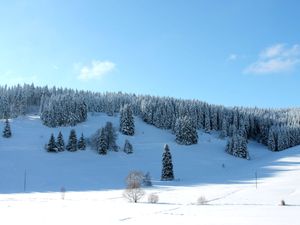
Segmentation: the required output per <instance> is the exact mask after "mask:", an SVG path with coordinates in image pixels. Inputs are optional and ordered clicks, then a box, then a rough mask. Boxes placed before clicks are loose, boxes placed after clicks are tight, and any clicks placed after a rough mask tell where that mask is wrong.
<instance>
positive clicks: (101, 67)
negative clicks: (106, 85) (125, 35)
mask: <svg viewBox="0 0 300 225" xmlns="http://www.w3.org/2000/svg"><path fill="white" fill-rule="evenodd" d="M79 65H80V64H75V65H74V68H75V69H76V70H77V69H79V71H80V74H79V76H78V77H77V78H78V79H80V80H91V79H99V78H102V77H103V76H105V75H106V74H108V73H110V72H112V71H113V70H114V69H115V67H116V65H115V64H114V63H113V62H110V61H96V60H94V61H92V63H91V65H89V66H81V67H80V68H79Z"/></svg>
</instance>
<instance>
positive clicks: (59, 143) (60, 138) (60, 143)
mask: <svg viewBox="0 0 300 225" xmlns="http://www.w3.org/2000/svg"><path fill="white" fill-rule="evenodd" d="M56 146H57V149H58V151H59V152H62V151H64V150H65V141H64V137H63V135H62V133H61V131H59V133H58V136H57V141H56Z"/></svg>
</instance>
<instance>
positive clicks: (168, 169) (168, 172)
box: [161, 144, 174, 180]
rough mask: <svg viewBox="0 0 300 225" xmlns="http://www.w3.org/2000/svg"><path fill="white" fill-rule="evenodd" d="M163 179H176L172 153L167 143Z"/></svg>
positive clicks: (163, 157)
mask: <svg viewBox="0 0 300 225" xmlns="http://www.w3.org/2000/svg"><path fill="white" fill-rule="evenodd" d="M161 180H174V173H173V163H172V155H171V152H170V149H169V146H168V145H167V144H166V145H165V147H164V153H163V155H162V171H161Z"/></svg>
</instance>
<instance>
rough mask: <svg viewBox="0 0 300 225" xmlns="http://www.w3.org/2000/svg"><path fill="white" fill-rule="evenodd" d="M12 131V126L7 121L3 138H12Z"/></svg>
mask: <svg viewBox="0 0 300 225" xmlns="http://www.w3.org/2000/svg"><path fill="white" fill-rule="evenodd" d="M11 135H12V134H11V129H10V124H9V121H8V119H6V120H5V125H4V129H3V133H2V136H3V137H5V138H10V137H11Z"/></svg>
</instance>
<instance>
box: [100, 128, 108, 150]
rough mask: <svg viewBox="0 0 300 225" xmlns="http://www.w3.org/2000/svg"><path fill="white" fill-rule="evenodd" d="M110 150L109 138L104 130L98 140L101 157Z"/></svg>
mask: <svg viewBox="0 0 300 225" xmlns="http://www.w3.org/2000/svg"><path fill="white" fill-rule="evenodd" d="M107 150H108V144H107V138H106V135H105V130H104V128H102V129H101V132H100V136H99V137H98V139H97V151H98V153H99V154H100V155H106V154H107Z"/></svg>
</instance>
